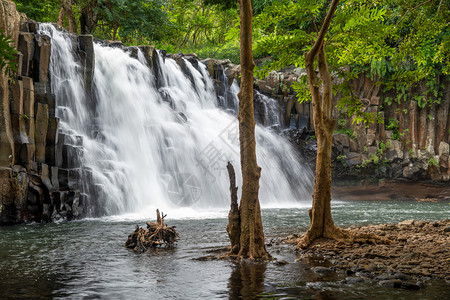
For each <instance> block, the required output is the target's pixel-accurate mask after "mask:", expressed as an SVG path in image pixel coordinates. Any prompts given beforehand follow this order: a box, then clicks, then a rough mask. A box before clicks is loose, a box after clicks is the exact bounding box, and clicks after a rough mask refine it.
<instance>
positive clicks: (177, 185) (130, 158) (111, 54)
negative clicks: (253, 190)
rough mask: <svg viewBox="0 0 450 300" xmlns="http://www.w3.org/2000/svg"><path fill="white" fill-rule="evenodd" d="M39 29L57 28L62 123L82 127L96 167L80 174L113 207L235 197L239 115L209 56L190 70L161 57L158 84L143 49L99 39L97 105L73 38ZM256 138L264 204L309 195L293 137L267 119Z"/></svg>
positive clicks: (213, 203)
mask: <svg viewBox="0 0 450 300" xmlns="http://www.w3.org/2000/svg"><path fill="white" fill-rule="evenodd" d="M40 31H41V33H45V34H48V35H50V36H51V37H52V55H51V69H50V74H51V82H52V92H53V93H54V94H55V95H56V101H57V106H58V112H57V114H58V117H60V118H61V124H62V125H63V126H62V127H61V130H62V131H63V132H65V133H67V134H72V135H74V134H75V135H78V136H82V137H83V149H84V151H83V159H82V163H83V169H84V170H87V173H89V176H87V177H88V178H83V179H82V180H84V184H85V185H89V186H88V187H86V191H87V192H89V193H91V194H92V195H91V197H93V198H95V199H96V200H97V201H100V204H101V205H102V206H104V209H105V213H106V214H119V213H124V212H143V213H144V214H146V215H153V214H154V210H153V209H154V208H155V207H159V208H161V209H163V210H164V211H166V210H167V209H169V210H170V212H171V214H172V212H173V210H175V208H177V207H183V206H190V207H191V208H192V210H191V211H196V210H201V209H208V210H210V209H216V208H221V209H224V208H227V207H228V206H229V180H228V174H227V172H226V163H227V161H232V162H233V164H234V166H235V168H236V172H237V175H238V184H239V186H240V181H241V179H240V172H239V167H240V163H239V144H238V127H237V126H238V123H237V120H236V118H235V116H233V115H231V114H229V113H227V112H225V111H224V110H222V109H221V108H219V107H218V103H217V97H216V95H215V92H214V84H213V82H212V79H211V78H210V77H209V76H208V72H207V69H206V67H205V66H204V65H203V64H202V63H199V64H198V66H197V67H194V66H193V65H192V64H191V63H190V62H189V61H187V60H184V64H185V66H186V68H185V69H186V70H187V72H188V73H189V74H188V75H189V76H186V75H185V74H183V72H182V70H181V68H180V67H179V66H178V64H177V63H176V62H175V61H174V60H172V59H170V58H166V59H165V62H163V60H162V58H161V57H159V65H160V69H161V70H160V71H161V72H160V76H161V78H159V82H160V86H159V87H156V85H155V82H156V80H155V75H154V74H153V73H152V71H151V70H150V68H149V67H148V66H147V65H146V62H145V59H144V57H143V54H142V53H141V52H139V53H138V58H137V59H136V58H132V57H130V54H129V53H126V52H124V51H123V50H121V49H118V48H109V47H104V46H101V45H99V44H95V46H94V49H95V72H94V84H93V94H94V96H95V97H94V98H95V111H92V103H88V102H89V101H93V100H92V99H91V100H88V97H86V95H85V87H84V83H83V80H82V77H81V75H80V72H79V69H80V67H79V65H78V64H77V62H76V57H75V56H74V54H73V51H72V49H73V45H72V44H71V43H72V41H71V39H70V38H69V37H68V36H67V34H63V33H61V32H59V31H57V30H55V28H54V27H53V26H52V25H41V26H40ZM234 87H235V86H234ZM229 94H231V95H233V94H234V95H235V93H229ZM234 101H237V99H236V100H234ZM256 140H257V158H258V164H259V165H260V166H261V168H262V177H261V182H260V186H261V189H260V201H261V204H262V206H263V207H265V206H266V207H267V206H271V207H279V206H286V205H288V204H290V205H292V204H293V203H298V202H299V201H301V200H303V201H309V200H310V197H311V196H310V195H311V187H312V182H311V178H312V176H311V173H310V171H309V170H308V169H306V168H304V167H303V166H302V165H301V163H300V162H299V157H298V155H297V154H296V153H295V151H294V150H293V149H292V147H291V146H290V144H289V143H288V142H287V141H285V140H284V139H283V138H281V137H280V136H278V135H277V134H275V133H272V132H271V131H269V130H267V129H265V128H263V127H260V126H257V127H256ZM83 174H84V173H83ZM92 186H94V187H95V188H92ZM184 211H186V209H184Z"/></svg>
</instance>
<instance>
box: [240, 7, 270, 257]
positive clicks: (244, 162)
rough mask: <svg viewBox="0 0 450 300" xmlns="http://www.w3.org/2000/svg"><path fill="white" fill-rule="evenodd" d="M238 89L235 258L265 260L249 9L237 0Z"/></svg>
mask: <svg viewBox="0 0 450 300" xmlns="http://www.w3.org/2000/svg"><path fill="white" fill-rule="evenodd" d="M239 7H240V20H241V28H240V46H241V51H240V56H241V89H240V91H239V94H238V97H239V114H238V120H239V142H240V154H241V170H242V182H243V183H242V195H241V203H240V207H239V211H240V217H241V235H240V250H239V256H240V257H243V258H249V259H267V258H269V254H268V253H267V251H266V247H265V244H264V233H263V227H262V221H261V208H260V205H259V197H258V192H259V178H260V177H261V168H260V167H259V166H258V164H257V162H256V143H255V118H254V112H253V69H254V67H255V64H254V62H253V55H252V15H253V11H252V6H251V0H239Z"/></svg>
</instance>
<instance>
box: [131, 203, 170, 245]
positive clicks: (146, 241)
mask: <svg viewBox="0 0 450 300" xmlns="http://www.w3.org/2000/svg"><path fill="white" fill-rule="evenodd" d="M166 216H167V215H164V214H163V213H162V214H160V213H159V209H157V210H156V223H155V222H147V229H144V228H141V227H139V225H136V228H135V230H134V231H133V232H132V233H131V234H130V235H129V236H128V239H127V241H126V243H125V247H127V248H130V249H133V250H134V251H136V252H144V251H146V250H147V249H148V248H156V247H167V248H169V247H173V245H174V244H175V242H176V241H177V240H178V237H179V235H178V232H176V230H175V226H170V227H169V226H167V225H166V224H165V223H164V218H165V217H166Z"/></svg>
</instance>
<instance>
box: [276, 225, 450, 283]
mask: <svg viewBox="0 0 450 300" xmlns="http://www.w3.org/2000/svg"><path fill="white" fill-rule="evenodd" d="M349 229H351V230H354V231H356V232H360V233H372V234H377V235H380V236H384V237H386V238H388V239H389V240H390V241H391V244H389V245H383V244H375V245H370V244H359V243H355V244H346V243H342V242H336V241H334V240H328V239H320V240H317V241H315V242H314V243H313V244H312V245H311V246H310V247H309V248H308V249H306V250H301V251H300V252H299V256H300V258H299V259H298V261H304V262H307V261H311V260H315V261H317V260H320V261H322V262H323V263H324V264H322V266H318V267H313V268H311V269H312V271H314V272H315V273H319V274H330V273H341V274H344V276H346V278H345V279H344V280H343V283H349V284H353V283H362V282H366V281H372V282H377V283H378V285H380V286H385V287H398V288H404V289H421V288H424V287H425V286H427V281H429V280H430V279H439V280H445V281H446V282H447V283H450V247H449V246H450V220H449V219H445V220H439V221H433V222H430V221H414V220H405V221H402V222H400V223H397V224H380V225H368V226H350V227H349ZM297 238H298V236H296V235H292V236H289V237H288V238H286V239H284V240H283V242H284V243H295V242H296V239H297ZM323 265H325V266H323Z"/></svg>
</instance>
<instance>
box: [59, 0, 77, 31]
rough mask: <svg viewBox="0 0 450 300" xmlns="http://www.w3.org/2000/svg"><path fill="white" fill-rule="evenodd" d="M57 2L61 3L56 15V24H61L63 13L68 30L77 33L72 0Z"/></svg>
mask: <svg viewBox="0 0 450 300" xmlns="http://www.w3.org/2000/svg"><path fill="white" fill-rule="evenodd" d="M59 4H60V5H61V11H60V12H59V16H58V25H61V26H62V22H63V17H64V15H65V16H66V17H67V19H68V21H69V32H70V33H77V21H76V20H75V14H74V13H73V10H72V0H59ZM62 11H64V14H62ZM60 23H61V24H60Z"/></svg>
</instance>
